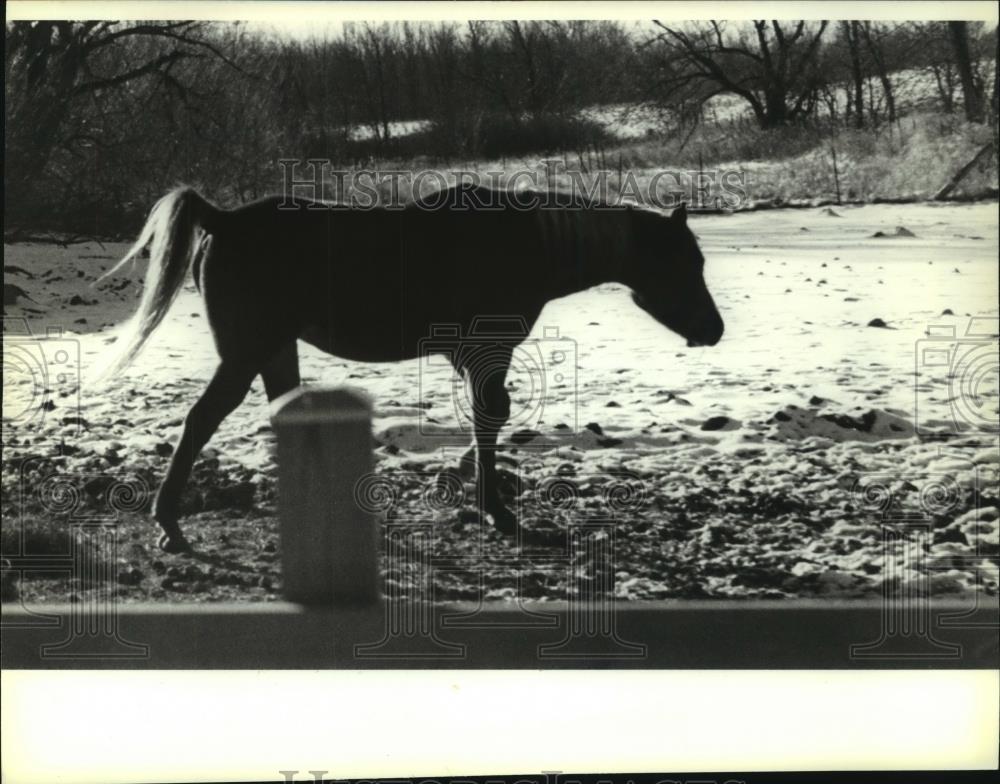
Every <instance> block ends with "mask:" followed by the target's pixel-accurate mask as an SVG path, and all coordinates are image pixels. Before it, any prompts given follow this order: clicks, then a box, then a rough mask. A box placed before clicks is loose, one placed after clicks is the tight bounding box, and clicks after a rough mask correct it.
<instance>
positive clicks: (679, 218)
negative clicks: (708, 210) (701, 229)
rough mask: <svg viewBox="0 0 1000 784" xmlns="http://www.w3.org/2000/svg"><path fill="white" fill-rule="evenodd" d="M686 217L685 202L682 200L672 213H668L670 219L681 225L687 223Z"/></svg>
mask: <svg viewBox="0 0 1000 784" xmlns="http://www.w3.org/2000/svg"><path fill="white" fill-rule="evenodd" d="M687 217H688V213H687V204H686V202H683V201H682V202H681V205H680V206H679V207H677V208H676V209H674V211H673V212H672V213H670V220H672V221H675V222H677V223H679V224H681V225H682V226H683V225H684V224H686V223H687Z"/></svg>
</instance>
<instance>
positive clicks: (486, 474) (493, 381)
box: [467, 355, 517, 534]
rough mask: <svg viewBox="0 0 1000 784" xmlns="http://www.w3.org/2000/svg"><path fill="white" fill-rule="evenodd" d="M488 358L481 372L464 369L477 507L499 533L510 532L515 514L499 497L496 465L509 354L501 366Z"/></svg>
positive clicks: (503, 420)
mask: <svg viewBox="0 0 1000 784" xmlns="http://www.w3.org/2000/svg"><path fill="white" fill-rule="evenodd" d="M492 359H493V360H494V361H492V362H491V363H490V364H491V367H490V368H489V369H488V370H485V371H484V373H483V374H478V373H477V372H476V368H474V367H473V368H469V369H468V373H467V376H468V379H469V387H470V390H471V393H472V411H473V427H474V428H475V434H476V453H477V456H478V462H479V472H478V477H477V481H478V490H479V503H480V504H481V509H480V511H481V512H483V513H485V514H488V515H490V516H491V517H492V518H493V525H494V526H495V527H496V529H497V530H498V531H500V533H503V534H512V533H514V532H515V531H516V530H517V518H516V517H515V516H514V514H513V513H512V512H511V511H510V509H508V508H507V506H506V505H505V504H504V502H503V501H502V500H501V499H500V483H499V479H498V477H497V468H496V446H497V436H498V435H499V433H500V428H502V427H503V426H504V425H505V424H506V422H507V419H508V418H509V417H510V395H509V394H508V393H507V387H506V386H505V384H504V382H505V379H506V376H507V368H508V366H509V355H508V362H507V363H503V364H502V366H498V363H496V362H495V355H494V357H493V358H492ZM487 374H488V375H487Z"/></svg>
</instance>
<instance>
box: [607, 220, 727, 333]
mask: <svg viewBox="0 0 1000 784" xmlns="http://www.w3.org/2000/svg"><path fill="white" fill-rule="evenodd" d="M630 212H631V213H632V220H633V221H634V231H633V237H634V240H635V244H634V246H633V257H632V259H631V263H630V269H629V275H628V278H629V279H628V280H627V281H626V282H627V283H628V285H629V286H630V287H631V288H632V299H633V300H634V301H635V304H636V305H638V306H639V307H640V308H642V309H643V310H644V311H646V312H647V313H648V314H649V315H651V316H652V317H653V318H655V319H656V320H657V321H659V322H660V323H661V324H663V325H664V326H665V327H667V328H669V329H671V330H673V331H674V332H676V333H677V334H678V335H680V336H681V337H683V338H686V339H687V342H688V345H689V346H714V345H715V344H716V343H718V342H719V340H720V339H721V338H722V332H723V329H724V325H723V323H722V317H721V316H720V315H719V311H718V310H716V308H715V302H714V301H713V300H712V295H711V294H709V293H708V287H707V286H705V278H704V275H703V270H704V266H705V257H704V256H702V255H701V250H700V249H699V248H698V242H697V240H696V239H695V237H694V234H692V233H691V229H689V228H688V225H687V211H686V209H685V208H684V205H683V204H682V205H681V206H680V207H678V208H677V209H675V210H674V211H673V213H671V215H670V217H666V216H664V215H661V214H659V213H655V212H652V211H649V210H642V209H632V210H630Z"/></svg>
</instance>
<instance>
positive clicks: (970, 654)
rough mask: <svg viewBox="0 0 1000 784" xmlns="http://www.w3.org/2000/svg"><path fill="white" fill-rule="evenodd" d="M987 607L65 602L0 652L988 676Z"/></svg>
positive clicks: (220, 664) (227, 661) (148, 663)
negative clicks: (89, 610) (93, 619)
mask: <svg viewBox="0 0 1000 784" xmlns="http://www.w3.org/2000/svg"><path fill="white" fill-rule="evenodd" d="M985 601H987V599H985V598H981V599H980V604H982V603H983V602H985ZM988 601H990V602H991V603H990V604H988V605H986V606H978V607H976V606H975V605H974V601H973V600H972V599H971V598H970V599H969V600H968V601H935V602H932V603H931V604H929V605H923V606H916V605H913V604H912V603H911V605H908V606H904V605H902V604H899V603H890V604H888V605H887V604H884V603H883V602H881V601H870V600H865V601H856V602H851V601H821V600H792V601H746V602H739V601H690V602H619V603H613V604H608V605H605V606H604V609H603V610H602V611H601V613H598V614H596V615H595V614H594V611H593V610H592V609H591V610H588V611H587V613H584V612H582V611H581V608H580V607H579V606H576V605H574V604H573V603H567V602H524V603H522V604H521V605H518V604H514V603H501V602H496V603H489V604H485V605H482V606H476V605H472V604H419V603H412V604H408V603H405V602H398V601H397V602H393V603H389V602H385V601H379V602H376V603H374V604H368V605H366V606H360V607H343V606H341V607H336V608H328V607H324V608H316V609H311V608H305V607H302V606H299V605H294V604H286V603H275V604H255V603H229V604H201V605H176V604H175V605H152V604H135V605H124V606H119V607H118V609H117V612H114V613H112V614H111V615H110V616H108V615H105V616H102V617H101V618H100V623H95V624H89V623H88V622H87V619H86V617H84V616H83V615H82V614H81V611H80V608H79V606H77V605H50V606H46V605H39V611H43V612H45V613H46V615H45V616H40V615H36V614H32V613H30V612H28V611H26V610H25V609H23V608H14V607H10V606H9V605H8V606H6V607H5V608H4V609H3V616H2V617H3V632H2V641H0V658H2V666H3V667H5V668H12V669H25V668H28V669H39V668H58V669H66V668H128V669H174V668H198V669H205V668H209V669H211V668H226V669H248V668H249V669H257V668H266V669H313V668H317V669H326V668H347V669H372V668H375V669H379V668H400V669H413V668H417V669H423V668H434V669H438V668H455V669H492V668H506V669H511V668H513V669H559V668H570V669H577V668H593V667H599V668H608V667H610V668H619V669H620V668H628V669H915V668H935V669H983V668H997V667H1000V632H998V628H1000V609H998V606H997V604H996V603H995V602H994V600H993V599H988ZM611 608H613V611H612V609H611ZM588 626H589V628H588ZM97 627H100V628H97ZM74 630H75V633H74ZM393 630H394V631H393ZM574 630H575V632H576V633H574ZM894 630H895V633H893V631H894ZM63 643H66V644H65V645H62V644H63ZM46 646H49V647H46ZM60 646H62V647H60Z"/></svg>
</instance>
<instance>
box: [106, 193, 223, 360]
mask: <svg viewBox="0 0 1000 784" xmlns="http://www.w3.org/2000/svg"><path fill="white" fill-rule="evenodd" d="M220 212H221V211H220V210H219V209H218V208H217V207H214V206H213V205H211V204H209V203H208V202H207V201H206V200H205V199H204V198H203V197H202V196H201V195H200V194H199V193H198V192H197V191H195V190H194V189H193V188H188V187H182V188H176V189H175V190H172V191H170V193H168V194H167V195H166V196H164V197H163V198H162V199H160V200H159V201H158V202H156V204H155V205H154V206H153V209H152V210H151V211H150V213H149V218H148V219H147V220H146V225H145V226H143V227H142V233H141V234H139V239H137V240H136V241H135V244H134V245H133V246H132V247H131V249H130V250H129V252H128V253H127V254H125V258H123V259H122V260H121V261H119V262H118V263H117V264H115V266H113V267H112V268H111V269H109V270H108V271H107V272H105V273H104V274H103V275H102V276H101V277H100V278H99V279H98V282H99V281H101V280H104V278H106V277H108V276H109V275H112V274H114V273H115V272H117V271H118V270H119V269H121V267H122V266H124V265H125V264H127V263H128V262H129V261H133V260H134V259H135V258H136V257H137V256H138V255H139V253H140V252H141V251H142V249H143V248H145V247H146V246H147V245H148V246H149V267H148V269H147V270H146V282H145V285H144V287H143V291H142V299H141V300H140V302H139V310H138V311H137V312H136V314H135V316H133V317H132V320H131V321H130V322H129V323H128V324H127V325H126V326H125V328H124V329H123V331H122V332H121V333H120V335H119V338H118V343H117V345H116V346H115V347H114V348H113V349H112V352H111V354H110V355H109V356H108V357H107V359H106V364H105V365H103V366H102V367H101V368H100V369H99V371H98V373H97V378H98V379H106V378H108V377H109V376H111V375H112V374H114V373H116V372H118V371H120V370H122V369H124V368H125V367H127V366H128V365H129V363H131V362H132V360H134V359H135V358H136V356H137V355H138V354H139V352H140V351H141V350H142V347H143V345H145V343H146V341H147V340H148V339H149V336H150V335H152V334H153V330H155V329H156V328H157V327H158V326H159V325H160V322H161V321H163V317H164V316H166V315H167V311H168V310H169V309H170V305H171V304H172V303H173V301H174V299H176V297H177V295H178V293H180V290H181V286H182V285H183V284H184V278H185V276H186V275H187V271H188V269H189V268H190V266H191V261H192V259H193V258H194V254H195V251H196V250H197V247H198V238H199V233H200V230H201V227H202V226H204V225H205V221H206V220H207V219H209V218H211V217H213V216H215V215H217V214H219V213H220Z"/></svg>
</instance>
